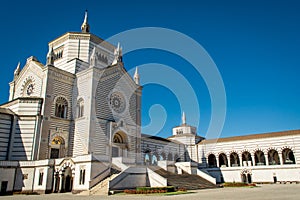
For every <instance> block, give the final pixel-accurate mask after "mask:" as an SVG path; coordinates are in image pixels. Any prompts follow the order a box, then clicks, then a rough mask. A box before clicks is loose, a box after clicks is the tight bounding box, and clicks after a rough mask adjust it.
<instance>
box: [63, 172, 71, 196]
mask: <svg viewBox="0 0 300 200" xmlns="http://www.w3.org/2000/svg"><path fill="white" fill-rule="evenodd" d="M64 176H65V184H64V190H65V192H71V191H72V187H73V178H72V170H71V168H70V167H67V168H66V169H65V175H64Z"/></svg>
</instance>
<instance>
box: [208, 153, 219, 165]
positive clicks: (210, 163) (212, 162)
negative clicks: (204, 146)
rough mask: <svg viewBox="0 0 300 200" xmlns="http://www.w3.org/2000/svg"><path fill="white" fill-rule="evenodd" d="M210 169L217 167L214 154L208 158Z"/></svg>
mask: <svg viewBox="0 0 300 200" xmlns="http://www.w3.org/2000/svg"><path fill="white" fill-rule="evenodd" d="M208 167H217V159H216V156H215V155H214V154H209V156H208Z"/></svg>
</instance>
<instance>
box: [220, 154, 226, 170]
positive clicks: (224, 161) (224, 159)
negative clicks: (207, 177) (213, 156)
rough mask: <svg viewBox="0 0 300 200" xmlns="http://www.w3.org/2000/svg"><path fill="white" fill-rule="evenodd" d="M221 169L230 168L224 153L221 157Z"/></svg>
mask: <svg viewBox="0 0 300 200" xmlns="http://www.w3.org/2000/svg"><path fill="white" fill-rule="evenodd" d="M219 167H228V162H227V156H226V155H225V154H224V153H221V154H220V155H219Z"/></svg>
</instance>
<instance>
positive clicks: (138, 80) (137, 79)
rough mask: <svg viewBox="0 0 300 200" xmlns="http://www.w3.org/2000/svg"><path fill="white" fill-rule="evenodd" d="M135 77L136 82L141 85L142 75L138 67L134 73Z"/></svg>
mask: <svg viewBox="0 0 300 200" xmlns="http://www.w3.org/2000/svg"><path fill="white" fill-rule="evenodd" d="M133 78H134V82H135V84H137V85H139V84H140V75H139V72H138V67H136V68H135V73H134V76H133Z"/></svg>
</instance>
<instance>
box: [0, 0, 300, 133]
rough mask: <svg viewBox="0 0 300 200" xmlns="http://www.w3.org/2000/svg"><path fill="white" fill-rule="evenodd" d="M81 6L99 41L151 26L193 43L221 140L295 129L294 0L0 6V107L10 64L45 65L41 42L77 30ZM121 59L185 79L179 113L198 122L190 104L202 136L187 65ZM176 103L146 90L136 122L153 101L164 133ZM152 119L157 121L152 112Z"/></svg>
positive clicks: (298, 93)
mask: <svg viewBox="0 0 300 200" xmlns="http://www.w3.org/2000/svg"><path fill="white" fill-rule="evenodd" d="M85 9H88V10H89V23H90V25H91V32H92V33H94V34H95V35H98V36H99V37H101V38H104V39H105V38H109V37H110V36H112V35H115V34H117V33H119V32H122V31H126V30H129V29H133V28H139V27H149V26H151V27H163V28H168V29H173V30H176V31H178V32H181V33H183V34H186V35H187V36H189V37H191V38H193V39H194V40H196V41H197V42H198V43H199V44H201V45H202V46H203V47H204V48H205V49H206V51H207V52H208V53H209V55H210V57H211V58H212V59H213V60H214V62H215V64H216V65H217V67H218V70H219V72H220V74H221V76H222V78H223V81H224V86H225V89H226V97H227V114H226V121H225V125H224V128H223V131H222V135H221V136H222V137H226V136H234V135H243V134H250V133H264V132H270V131H280V130H290V129H299V128H300V104H299V102H300V89H299V85H300V78H299V74H300V67H299V66H300V56H299V47H300V37H299V36H300V28H299V23H300V13H299V9H300V3H299V2H298V1H296V0H294V1H291V0H287V1H283V0H282V1H278V0H274V1H258V0H253V1H239V0H236V1H234V0H228V1H222V0H220V1H216V0H212V1H189V0H186V1H168V0H167V1H156V0H152V1H103V2H100V1H96V0H95V1H79V0H73V1H56V0H53V1H49V2H48V3H47V2H46V1H43V2H41V1H33V0H29V1H7V2H6V3H5V4H4V3H2V6H1V8H0V10H1V12H0V18H1V32H0V35H1V37H0V40H1V47H0V53H1V79H0V85H1V96H0V102H1V103H3V102H5V101H7V99H8V91H9V88H8V83H9V82H10V81H11V80H12V78H13V71H14V69H15V67H16V65H17V63H18V62H19V61H20V62H21V64H22V65H24V64H25V62H26V58H27V57H29V56H31V55H34V56H36V57H37V58H38V59H39V60H40V61H41V62H42V63H45V57H46V54H47V51H48V47H47V42H49V41H51V40H52V39H55V38H56V37H58V36H60V35H62V34H63V33H65V32H68V31H80V25H81V23H82V20H83V14H84V10H85ZM178 45H182V44H180V42H178ZM124 48H126V46H124ZM124 62H125V66H126V69H127V70H130V69H131V68H133V67H135V66H139V65H143V64H145V63H161V64H164V65H167V66H170V67H172V68H174V69H176V70H177V71H178V72H180V73H181V74H182V75H183V76H184V77H186V79H187V80H188V81H189V82H190V84H191V85H192V87H193V88H194V89H195V91H196V95H197V98H198V101H199V105H191V107H190V108H188V109H187V111H186V115H187V122H188V123H191V122H192V121H193V120H192V119H195V118H197V117H200V116H197V115H195V113H193V107H195V106H198V107H199V109H200V114H201V117H200V123H199V124H192V125H195V126H197V127H198V134H199V135H202V136H205V133H206V131H207V129H208V125H209V122H210V117H211V101H210V96H209V93H208V90H207V86H206V85H205V82H204V81H203V79H202V77H201V75H199V74H197V73H196V72H195V70H194V69H193V66H191V64H190V63H188V62H187V61H186V60H184V59H182V58H180V57H178V56H176V55H174V54H172V53H170V52H166V51H161V50H155V49H148V50H138V51H134V52H130V53H128V54H126V55H125V56H124ZM158 73H159V72H158ZM141 79H143V77H141ZM174 82H176V80H174ZM179 103H180V102H178V100H177V99H176V97H175V95H174V94H173V93H172V92H171V91H170V90H168V88H166V87H163V86H160V85H157V84H152V85H146V86H145V87H144V91H143V107H142V108H143V110H142V116H143V121H142V122H143V125H147V124H148V123H150V118H149V115H148V112H149V109H150V108H151V106H152V105H154V104H160V105H162V106H163V107H164V109H165V110H166V113H167V120H166V124H165V125H164V127H163V129H162V130H161V131H160V132H159V133H158V135H159V136H170V134H171V128H172V127H173V126H176V125H178V124H179V123H180V119H181V117H180V115H181V108H180V105H179ZM154 114H155V113H154ZM154 116H158V117H157V119H158V120H160V119H159V116H160V114H159V113H158V114H157V115H154ZM191 118H192V119H191ZM147 133H148V134H153V133H151V132H147Z"/></svg>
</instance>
